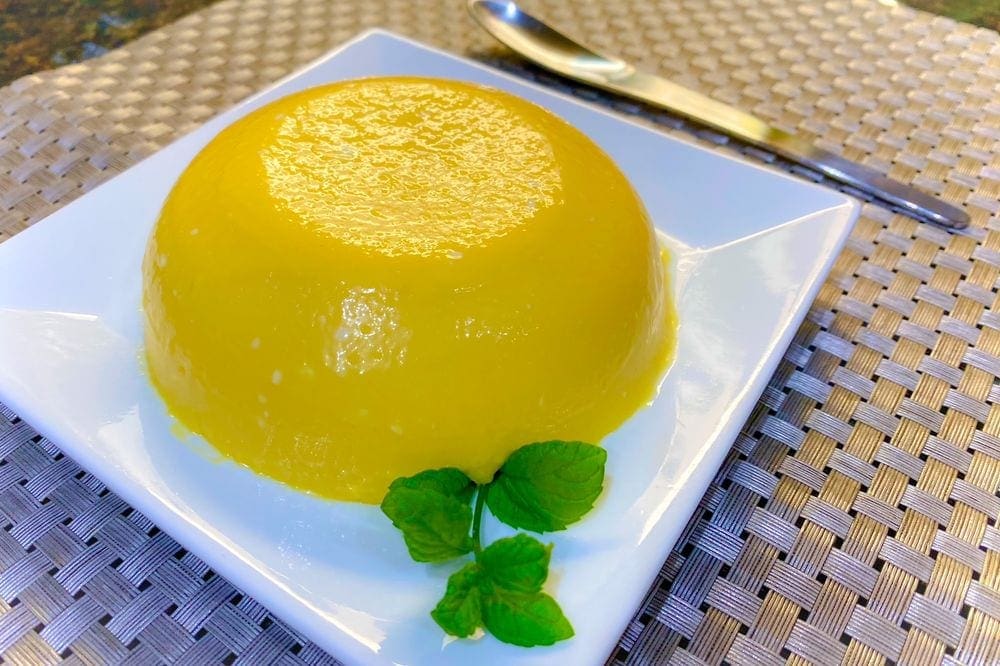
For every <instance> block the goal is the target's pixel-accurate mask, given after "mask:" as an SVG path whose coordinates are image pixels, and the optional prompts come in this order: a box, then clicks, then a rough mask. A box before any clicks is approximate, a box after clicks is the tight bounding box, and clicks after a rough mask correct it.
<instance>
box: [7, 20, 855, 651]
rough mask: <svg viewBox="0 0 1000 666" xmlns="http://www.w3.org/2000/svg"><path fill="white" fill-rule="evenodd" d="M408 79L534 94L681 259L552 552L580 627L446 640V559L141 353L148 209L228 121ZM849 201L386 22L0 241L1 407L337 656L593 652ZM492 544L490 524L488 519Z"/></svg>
mask: <svg viewBox="0 0 1000 666" xmlns="http://www.w3.org/2000/svg"><path fill="white" fill-rule="evenodd" d="M398 74H412V75H423V76H435V77H446V78H451V79H463V80H468V81H475V82H479V83H484V84H488V85H492V86H495V87H498V88H502V89H505V90H508V91H510V92H512V93H515V94H517V95H521V96H522V97H525V98H527V99H529V100H532V101H534V102H537V103H538V104H541V105H542V106H544V107H547V108H548V109H550V110H551V111H553V112H555V113H556V114H558V115H560V116H562V117H563V118H565V119H566V120H568V121H569V122H571V123H572V124H574V125H575V126H576V127H578V128H579V129H580V130H582V131H583V132H585V133H586V134H588V135H589V136H590V137H591V138H592V139H594V140H595V141H596V142H597V143H598V144H600V145H601V146H602V147H603V148H604V150H606V151H607V152H608V153H610V154H611V156H612V157H613V158H614V159H615V160H616V161H617V162H618V164H619V165H620V166H621V167H622V169H624V171H625V173H626V174H627V175H628V176H629V178H630V179H631V181H632V183H633V185H634V186H635V187H636V189H637V190H638V192H639V194H640V195H641V196H642V198H643V200H644V201H645V204H646V206H647V208H648V210H649V212H650V214H651V216H652V218H653V220H654V222H655V224H656V226H657V227H658V229H659V230H660V231H661V232H662V233H663V237H664V239H665V242H666V243H667V244H668V245H669V247H670V250H671V251H672V252H673V255H674V258H675V262H674V277H673V290H674V297H675V299H676V303H677V310H678V314H679V319H680V331H679V340H678V346H677V356H676V359H677V360H676V362H675V363H674V365H673V367H672V368H671V369H670V371H669V372H668V374H667V376H666V378H665V380H664V383H663V386H662V389H661V392H660V395H659V397H658V398H657V399H656V401H655V402H654V403H653V404H652V405H651V406H650V407H648V408H647V409H645V410H643V411H641V412H640V413H639V414H637V415H636V416H634V417H633V418H632V419H631V420H630V421H629V422H628V423H626V424H625V425H624V426H623V427H622V428H621V429H620V430H619V431H617V432H616V433H614V434H613V435H611V436H609V437H608V438H607V439H606V440H605V444H606V445H607V448H608V451H609V454H610V455H609V461H608V470H607V472H608V478H609V483H608V490H607V492H606V494H605V496H604V498H603V499H602V500H601V502H600V503H599V504H598V506H597V508H596V509H595V510H594V511H593V512H592V514H591V515H590V516H588V517H587V518H586V519H585V520H584V521H583V522H581V523H579V524H578V525H576V526H574V527H573V528H572V529H570V530H568V531H567V532H564V533H560V534H556V535H545V537H546V540H549V537H550V536H551V541H552V542H554V543H555V551H554V555H553V562H552V570H553V575H552V579H551V581H550V587H551V590H550V591H552V592H553V593H554V595H555V596H556V597H557V598H558V600H559V602H560V603H561V604H562V607H563V609H564V610H565V612H566V615H567V616H568V617H569V618H570V620H571V622H572V623H573V624H574V626H575V628H576V632H577V635H576V637H575V638H573V639H572V640H570V641H566V642H564V643H562V644H559V645H557V646H554V647H551V648H534V649H522V648H516V647H511V646H508V645H503V644H501V643H499V642H497V641H496V640H494V639H493V638H490V637H486V638H484V639H482V640H478V641H455V642H448V641H445V640H443V639H444V636H443V634H442V632H441V630H440V629H439V628H438V627H437V626H436V625H435V624H434V622H433V621H432V620H431V618H430V617H429V615H428V612H429V611H430V609H431V608H432V607H433V606H434V604H435V603H436V601H437V599H438V598H439V597H440V595H441V594H442V592H443V590H444V585H445V580H446V578H447V576H448V574H449V573H450V572H451V571H452V570H453V569H454V567H451V566H438V567H431V566H425V565H420V564H416V563H414V562H412V561H410V559H409V557H408V556H407V554H406V551H405V549H404V547H403V542H402V539H401V538H400V536H399V534H398V533H397V532H396V530H395V529H394V528H393V527H392V526H391V525H390V523H389V521H388V520H386V519H385V518H384V517H383V516H382V515H381V513H380V512H379V510H378V509H377V508H376V507H370V506H362V505H356V504H347V503H338V502H329V501H322V500H319V499H316V498H314V497H310V496H307V495H305V494H302V493H298V492H295V491H293V490H290V489H288V488H285V487H283V486H280V485H278V484H276V483H273V482H271V481H268V480H266V479H263V478H259V477H257V476H255V475H254V474H252V473H251V472H249V471H248V470H246V469H244V468H241V467H238V466H236V465H234V464H232V463H229V462H226V461H221V460H219V459H218V458H217V457H216V456H213V455H212V454H211V450H210V449H209V448H208V447H207V446H206V445H204V444H203V443H201V444H197V443H195V444H192V443H191V442H190V441H181V440H179V439H178V438H177V437H175V435H174V434H173V433H172V432H171V427H170V426H171V422H170V419H169V417H168V416H167V415H166V413H165V411H164V409H163V407H162V405H161V403H160V402H159V400H158V399H157V397H156V395H155V394H154V393H153V391H152V390H151V388H150V386H149V384H148V382H147V381H146V378H145V376H144V375H143V371H142V368H141V364H140V344H141V341H142V335H141V315H140V311H139V302H140V292H141V287H142V284H141V274H140V260H141V257H142V254H143V250H144V247H145V244H146V237H147V235H148V233H149V231H150V229H151V227H152V225H153V223H154V221H155V218H156V215H157V213H158V210H159V208H160V205H161V203H162V201H163V199H164V197H165V196H166V194H167V192H168V190H169V189H170V187H171V186H172V184H173V183H174V180H175V179H176V178H177V176H178V175H179V174H180V172H181V170H182V169H184V167H185V166H186V165H187V163H188V162H189V160H190V159H191V158H192V157H193V156H194V155H195V154H196V153H197V152H198V150H199V149H200V148H201V147H202V146H204V145H205V143H206V142H208V140H209V139H211V138H212V137H213V136H215V134H217V133H218V132H219V130H220V129H222V128H223V127H225V126H226V125H228V124H229V123H231V122H232V121H233V120H234V119H236V118H238V117H240V116H242V115H244V114H246V113H247V112H249V111H250V110H252V109H254V108H256V107H258V106H260V105H262V104H264V103H265V102H268V101H270V100H273V99H275V98H278V97H281V96H283V95H285V94H287V93H290V92H292V91H295V90H299V89H302V88H306V87H309V86H313V85H317V84H320V83H325V82H329V81H335V80H338V79H346V78H352V77H361V76H373V75H398ZM856 215H857V205H856V204H855V203H854V202H853V201H852V200H851V199H849V198H847V197H845V196H844V195H842V194H839V193H837V192H834V191H831V190H826V189H822V188H819V187H816V186H813V185H810V184H807V183H804V182H801V181H799V180H795V179H792V178H789V177H787V176H784V175H781V174H779V173H775V172H773V171H770V170H767V169H764V168H761V167H759V166H756V165H752V164H748V163H745V162H742V161H740V160H737V159H732V158H730V157H726V156H724V155H720V154H717V153H713V152H711V151H708V150H705V149H703V148H700V147H697V146H695V145H692V144H689V143H686V142H684V141H679V140H677V139H673V138H670V137H667V136H664V135H662V134H659V133H657V132H654V131H652V130H650V129H646V128H644V127H641V126H639V125H637V124H633V123H631V122H629V121H627V120H624V119H622V118H620V117H617V116H614V115H611V114H609V113H607V112H604V111H602V110H600V109H598V108H595V107H593V106H590V105H587V104H585V103H582V102H579V101H576V100H573V99H570V98H568V97H565V96H562V95H559V94H555V93H553V92H550V91H548V90H546V89H544V88H541V87H539V86H536V85H532V84H530V83H525V82H524V81H521V80H518V79H515V78H512V77H510V76H506V75H504V74H501V73H498V72H496V71H494V70H492V69H488V68H486V67H483V66H481V65H478V64H476V63H473V62H470V61H467V60H463V59H461V58H456V57H454V56H451V55H448V54H445V53H442V52H439V51H435V50H433V49H430V48H427V47H425V46H422V45H420V44H416V43H413V42H410V41H407V40H404V39H401V38H399V37H396V36H394V35H391V34H388V33H385V32H381V31H374V32H369V33H366V34H364V35H362V36H361V37H359V38H358V39H356V40H354V41H353V42H351V43H350V44H348V45H346V46H344V47H343V48H341V49H340V50H338V51H336V52H334V53H331V54H330V55H328V56H326V57H324V58H322V59H321V60H319V61H317V62H316V63H315V64H313V65H311V66H309V67H308V68H306V69H305V70H303V71H301V72H299V73H297V74H295V75H294V76H291V77H290V78H287V79H285V80H283V81H281V82H280V83H278V84H276V85H275V86H274V87H272V88H271V89H270V90H268V91H266V92H264V93H261V94H259V95H257V96H255V97H253V98H252V99H250V100H248V101H246V102H244V103H243V104H240V105H239V106H237V107H236V108H234V109H231V110H230V111H227V112H226V113H223V114H222V115H221V116H219V117H217V118H215V119H214V120H212V121H211V122H209V123H207V124H205V125H204V126H203V127H201V128H200V129H198V130H197V131H195V132H193V133H191V134H190V135H188V136H186V137H184V138H182V139H180V140H179V141H177V142H176V143H174V144H172V145H170V146H168V147H167V148H165V149H163V150H162V151H160V152H159V153H157V154H156V155H154V156H152V157H150V158H149V159H147V160H145V161H143V162H142V163H140V164H138V165H136V166H135V167H133V168H131V169H129V170H128V171H127V172H125V173H124V174H122V175H120V176H118V177H117V178H115V179H113V180H111V181H110V182H108V183H106V184H104V185H102V186H101V187H99V188H97V189H95V190H94V191H92V192H90V193H89V194H87V195H85V196H83V197H81V198H80V199H78V200H77V201H75V202H73V203H71V204H70V205H68V206H66V207H65V208H63V209H61V210H60V211H58V212H57V213H55V214H54V215H52V216H51V217H49V218H48V219H47V220H45V221H44V222H42V223H40V224H36V225H35V226H33V227H32V228H30V229H28V230H26V231H24V232H23V233H21V234H20V235H19V236H17V237H16V238H13V239H12V240H10V241H7V242H6V243H4V244H3V245H0V400H2V401H3V402H5V403H6V404H7V405H9V406H10V407H11V408H12V409H14V410H15V411H17V412H18V413H19V414H20V415H21V416H22V417H23V418H24V419H26V420H27V421H28V422H29V423H31V424H32V425H33V426H35V427H36V428H37V429H38V430H39V432H41V433H42V434H44V435H45V436H47V437H49V438H50V439H51V440H52V441H54V442H55V443H57V444H58V445H59V446H60V447H62V449H63V450H64V451H65V452H66V453H67V454H68V455H69V456H71V457H72V458H74V459H75V460H76V461H77V462H79V463H80V464H81V465H82V466H83V467H85V468H87V469H88V470H89V471H90V472H92V473H93V474H95V475H96V476H98V477H99V478H101V479H102V480H104V481H105V482H106V483H107V485H108V486H109V487H110V488H111V489H112V490H114V491H115V492H117V493H118V494H119V495H120V496H121V497H122V498H124V499H125V500H126V501H128V502H129V503H131V504H132V505H133V506H135V507H136V508H138V509H139V510H140V511H142V512H143V513H144V514H146V515H147V516H148V517H149V518H150V519H152V520H154V521H155V522H156V523H158V524H159V525H160V527H162V528H163V529H165V530H167V531H168V532H169V533H170V534H172V535H173V536H174V537H175V538H177V539H178V540H179V541H180V542H181V543H183V544H184V545H185V546H186V547H187V548H189V549H191V550H192V551H193V552H194V553H196V554H198V555H199V556H200V557H202V558H203V559H204V560H205V561H206V562H207V563H208V564H210V565H211V566H212V567H214V568H215V569H216V570H217V571H218V572H220V573H221V574H223V575H225V576H226V577H228V578H229V579H230V580H231V581H232V582H233V583H234V584H236V585H238V586H240V587H241V588H243V589H244V590H245V591H246V592H248V593H249V594H252V595H253V596H255V597H256V598H257V599H259V600H260V601H261V602H263V603H264V604H266V605H268V606H269V607H270V608H271V609H272V610H273V611H274V612H275V613H277V615H278V616H280V617H281V618H283V619H284V620H285V621H286V622H288V623H290V624H291V625H292V626H294V627H296V628H297V629H298V630H300V631H301V632H303V633H304V634H306V635H307V636H309V637H310V638H311V639H312V640H314V641H315V642H317V643H318V644H320V645H321V646H322V647H324V648H325V649H327V650H329V651H330V652H331V653H332V654H333V655H335V656H337V657H338V658H340V659H343V660H346V661H348V662H365V663H369V662H370V663H380V664H382V663H385V664H388V663H400V664H428V663H435V664H465V663H473V662H474V663H477V664H492V663H509V662H511V661H514V660H521V661H523V663H526V664H588V663H593V664H598V663H602V662H603V661H604V659H605V658H606V657H607V655H608V654H609V652H610V651H611V650H612V649H613V647H614V645H615V641H616V640H617V639H618V637H619V636H620V635H621V633H622V632H623V631H624V629H625V627H626V625H627V623H628V621H629V619H630V618H631V616H632V614H633V612H634V611H635V610H636V608H637V606H638V605H639V603H640V601H641V600H642V598H643V595H644V593H645V592H646V589H647V586H648V585H649V584H650V582H651V581H652V579H653V578H654V577H655V575H656V573H657V571H658V570H659V568H660V566H661V564H662V562H663V560H664V558H665V557H666V556H667V554H668V552H669V549H670V548H671V546H672V545H673V543H674V541H675V540H676V539H677V537H678V535H679V533H680V531H681V529H682V527H683V526H684V524H685V521H686V520H687V517H688V516H689V515H690V514H691V512H692V511H693V510H694V508H695V506H696V504H697V502H698V500H699V498H700V496H701V494H702V493H703V492H704V490H705V488H706V487H707V485H708V483H709V481H710V480H711V478H712V475H713V473H714V472H715V470H716V469H717V468H718V466H719V464H721V461H722V460H723V458H724V456H725V454H726V452H727V450H728V449H729V447H730V445H731V444H732V442H733V440H734V439H735V438H736V436H737V433H738V432H739V429H740V427H741V425H742V423H743V421H744V419H745V418H746V417H747V416H748V414H749V412H750V410H751V408H752V407H753V404H754V402H755V400H756V399H757V396H758V395H759V394H760V393H761V391H762V390H763V388H764V386H765V385H766V382H767V380H768V378H769V376H770V374H771V373H772V372H773V370H774V368H775V366H776V364H777V362H778V360H779V358H780V357H781V354H782V352H783V351H784V349H785V348H786V347H787V346H788V344H789V342H790V340H791V337H792V335H793V333H794V332H795V329H796V327H797V326H798V324H799V323H800V321H801V320H802V318H803V316H804V315H805V313H806V310H807V308H808V307H809V304H810V302H811V301H812V299H813V297H814V296H815V293H816V291H817V289H818V288H819V285H820V283H821V280H822V279H823V276H824V275H825V274H826V272H827V271H828V270H829V267H830V265H831V263H832V261H833V259H834V257H835V255H836V253H837V251H838V250H839V248H840V247H841V245H842V244H843V242H844V239H845V238H846V236H847V234H848V231H849V230H850V227H851V225H852V223H853V221H854V219H855V217H856ZM485 529H486V534H485V537H486V538H487V539H493V538H496V537H498V536H501V535H503V534H504V533H505V530H504V528H503V527H502V526H499V525H497V524H488V525H486V528H485Z"/></svg>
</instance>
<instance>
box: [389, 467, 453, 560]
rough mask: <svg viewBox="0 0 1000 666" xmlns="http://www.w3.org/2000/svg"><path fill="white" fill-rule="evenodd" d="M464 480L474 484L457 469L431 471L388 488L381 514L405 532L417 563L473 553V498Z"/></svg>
mask: <svg viewBox="0 0 1000 666" xmlns="http://www.w3.org/2000/svg"><path fill="white" fill-rule="evenodd" d="M458 475H461V478H460V477H459V476H458ZM462 478H464V479H465V482H466V484H471V482H470V481H469V480H468V477H466V476H465V475H464V474H462V473H461V472H459V471H458V470H452V469H443V470H431V471H428V472H421V473H420V474H417V475H416V476H411V477H407V478H404V479H397V480H396V481H394V482H393V483H392V485H391V486H389V492H388V493H386V495H385V498H384V499H383V500H382V512H383V513H384V514H385V515H386V516H388V517H389V519H390V520H391V521H392V524H393V525H395V526H396V527H397V528H398V529H399V530H400V531H401V532H402V533H403V540H404V541H405V542H406V548H407V550H408V551H409V552H410V557H412V558H413V559H414V560H416V561H417V562H444V561H447V560H450V559H453V558H455V557H458V556H460V555H464V554H466V553H469V552H471V551H472V548H473V544H472V538H471V537H470V536H469V528H470V526H471V525H472V508H471V507H470V506H469V500H470V498H471V496H472V495H471V492H468V491H467V489H466V488H465V487H464V486H462V485H461V479H462Z"/></svg>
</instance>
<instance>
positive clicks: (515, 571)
mask: <svg viewBox="0 0 1000 666" xmlns="http://www.w3.org/2000/svg"><path fill="white" fill-rule="evenodd" d="M551 554H552V546H551V545H548V546H546V545H544V544H543V543H541V542H540V541H538V539H535V538H534V537H530V536H528V535H527V534H518V535H517V536H513V537H508V538H506V539H499V540H497V541H494V542H493V543H491V544H490V545H489V547H488V548H486V549H485V550H484V551H483V552H482V553H480V555H479V565H480V566H481V567H482V569H483V573H484V574H485V575H486V576H488V577H489V578H490V580H492V581H493V582H494V583H495V584H496V585H498V586H500V587H502V588H504V589H506V590H511V591H513V592H524V593H532V592H538V591H540V590H541V589H542V584H543V583H545V579H546V578H548V577H549V556H550V555H551Z"/></svg>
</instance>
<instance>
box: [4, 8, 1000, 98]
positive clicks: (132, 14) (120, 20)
mask: <svg viewBox="0 0 1000 666" xmlns="http://www.w3.org/2000/svg"><path fill="white" fill-rule="evenodd" d="M217 1H218V0H90V1H89V2H80V1H79V0H50V1H48V2H42V3H39V2H11V3H9V4H7V5H4V3H2V2H0V8H2V9H3V11H4V19H3V22H2V23H0V48H2V49H3V51H2V53H3V58H0V86H2V85H4V84H6V83H9V82H11V81H13V80H14V79H16V78H18V77H20V76H24V75H26V74H31V73H33V72H38V71H41V70H45V69H50V68H52V67H58V66H60V65H65V64H68V63H72V62H80V61H82V60H87V59H90V58H94V57H97V56H100V55H103V54H105V53H107V52H108V50H110V49H113V48H116V47H119V46H121V45H123V44H125V43H127V42H129V41H131V40H133V39H135V38H136V37H139V36H141V35H143V34H145V33H147V32H149V31H150V30H155V29H156V28H159V27H160V26H164V25H167V24H168V23H170V22H171V21H175V20H177V19H178V18H180V17H182V16H184V15H186V14H188V13H190V12H192V11H194V10H196V9H199V8H201V7H207V6H208V5H210V4H212V3H213V2H217ZM890 1H893V0H890ZM905 2H906V4H909V5H910V6H912V7H917V8H919V9H923V10H926V11H929V12H934V13H936V14H940V15H942V16H949V17H951V18H954V19H956V20H958V21H966V22H969V23H974V24H976V25H981V26H985V27H988V28H993V29H994V30H998V29H1000V0H905Z"/></svg>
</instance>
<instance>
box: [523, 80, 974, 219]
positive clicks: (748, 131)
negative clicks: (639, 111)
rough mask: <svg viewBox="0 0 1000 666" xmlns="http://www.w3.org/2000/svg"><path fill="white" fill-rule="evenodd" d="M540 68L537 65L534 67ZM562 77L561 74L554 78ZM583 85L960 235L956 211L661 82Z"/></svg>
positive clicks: (755, 119) (750, 116)
mask: <svg viewBox="0 0 1000 666" xmlns="http://www.w3.org/2000/svg"><path fill="white" fill-rule="evenodd" d="M539 64H542V63H539ZM560 73H563V74H564V75H565V73H564V72H560ZM569 76H570V77H571V78H576V79H577V80H581V81H583V82H585V83H590V84H592V85H597V86H599V87H601V88H604V89H606V90H609V91H612V92H616V93H619V94H621V95H624V96H627V97H631V98H633V99H638V100H640V101H643V102H646V103H648V104H651V105H653V106H657V107H660V108H662V109H665V110H667V111H670V112H672V113H675V114H678V115H681V116H685V117H687V118H689V119H691V120H693V121H695V122H697V123H700V124H702V125H707V126H709V127H712V128H714V129H717V130H720V131H722V132H725V133H726V134H729V135H730V136H733V137H735V138H737V139H740V140H742V141H745V142H747V143H750V144H753V145H755V146H759V147H761V148H766V149H768V150H770V151H772V152H774V153H777V154H778V155H781V156H782V157H784V158H786V159H788V160H791V161H793V162H797V163H799V164H803V165H805V166H807V167H810V168H812V169H815V170H816V171H819V172H820V173H822V174H823V175H825V176H827V177H829V178H832V179H833V180H836V181H839V182H841V183H844V184H846V185H850V186H851V187H855V188H857V189H858V190H860V191H862V192H864V193H866V194H868V195H870V196H872V197H874V198H876V199H880V200H882V201H884V202H887V203H890V204H893V205H895V206H898V207H899V208H901V209H903V210H905V211H906V212H907V213H908V214H910V215H912V216H914V217H917V218H919V219H922V220H926V221H928V222H933V223H934V224H938V225H941V226H944V227H949V228H952V229H964V228H965V227H967V226H968V224H969V216H968V215H967V214H966V212H965V211H964V210H962V209H960V208H957V207H956V206H952V205H950V204H948V203H945V202H944V201H941V200H940V199H938V198H936V197H933V196H931V195H929V194H926V193H924V192H922V191H921V190H918V189H917V188H915V187H912V186H910V185H906V184H905V183H901V182H900V181H898V180H893V179H892V178H889V177H887V176H885V175H884V174H882V173H881V172H879V171H876V170H875V169H872V168H870V167H866V166H864V165H862V164H858V163H857V162H852V161H850V160H847V159H844V158H843V157H841V156H839V155H836V154H834V153H831V152H830V151H828V150H823V149H822V148H819V147H818V146H816V145H815V144H813V143H811V142H810V141H808V140H806V139H804V138H802V137H800V136H797V135H795V134H790V133H788V132H785V131H784V130H781V129H778V128H776V127H773V126H772V125H770V124H768V123H767V122H765V121H764V120H762V119H760V118H758V117H757V116H754V115H753V114H750V113H747V112H745V111H741V110H739V109H737V108H734V107H732V106H729V105H728V104H723V103H722V102H718V101H716V100H714V99H712V98H710V97H707V96H705V95H702V94H701V93H699V92H695V91H694V90H690V89H688V88H685V87H684V86H681V85H678V84H676V83H674V82H673V81H669V80H667V79H665V78H662V77H659V76H655V75H653V74H647V73H645V72H638V71H635V70H632V71H631V72H628V73H626V74H625V75H624V76H613V77H602V79H603V80H600V81H598V80H596V79H597V77H594V76H592V75H588V76H587V77H586V78H584V77H574V76H572V75H569Z"/></svg>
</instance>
